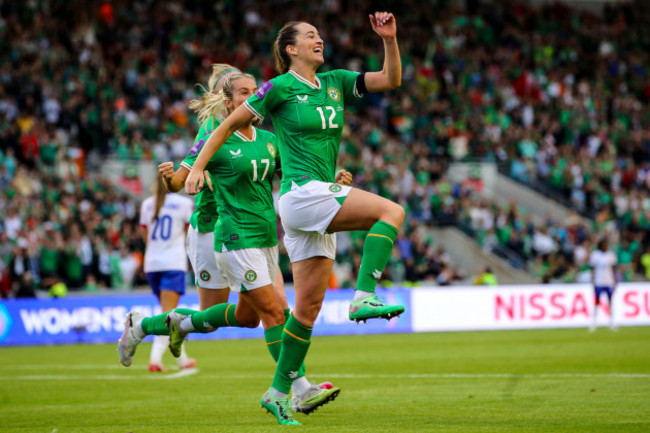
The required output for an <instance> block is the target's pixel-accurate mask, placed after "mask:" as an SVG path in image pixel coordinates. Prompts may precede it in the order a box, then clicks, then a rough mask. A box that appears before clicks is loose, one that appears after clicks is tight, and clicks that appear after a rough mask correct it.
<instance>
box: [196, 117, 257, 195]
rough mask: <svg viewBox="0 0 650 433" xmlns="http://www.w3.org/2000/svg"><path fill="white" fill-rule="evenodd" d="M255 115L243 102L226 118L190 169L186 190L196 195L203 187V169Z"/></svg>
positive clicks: (211, 135)
mask: <svg viewBox="0 0 650 433" xmlns="http://www.w3.org/2000/svg"><path fill="white" fill-rule="evenodd" d="M254 118H255V116H254V115H253V113H251V112H250V111H249V110H248V109H247V108H246V107H245V106H244V105H243V104H242V105H240V106H239V107H237V108H236V109H235V111H233V112H232V113H231V114H230V115H229V116H228V117H226V119H225V120H224V121H223V122H222V123H221V125H219V127H218V128H217V129H215V130H214V132H212V134H210V137H209V138H208V141H206V142H205V144H204V145H203V147H202V148H201V151H200V152H199V156H198V157H197V158H196V161H195V162H194V165H193V166H192V170H190V172H189V174H188V176H187V179H186V180H185V192H186V193H188V194H190V195H194V194H196V193H198V192H199V191H201V189H203V182H204V180H205V179H204V176H203V169H204V168H205V166H206V165H207V164H208V161H210V158H212V155H214V154H215V153H216V152H217V150H219V149H220V148H221V146H223V144H224V143H225V142H226V140H228V138H230V136H231V135H232V134H234V133H235V131H237V130H238V129H239V128H241V127H244V126H246V125H248V124H249V123H250V122H251V121H252V120H253V119H254Z"/></svg>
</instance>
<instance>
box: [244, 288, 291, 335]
mask: <svg viewBox="0 0 650 433" xmlns="http://www.w3.org/2000/svg"><path fill="white" fill-rule="evenodd" d="M239 298H240V299H241V300H242V301H245V302H240V304H243V305H249V306H250V307H251V308H252V309H253V310H254V311H255V312H256V313H257V315H258V316H259V318H260V319H262V323H263V324H264V329H268V328H271V327H273V326H278V325H283V324H284V311H283V308H282V305H281V304H280V300H279V299H278V297H277V295H276V293H275V289H274V288H273V285H272V284H268V285H266V286H262V287H258V288H256V289H255V290H250V291H246V292H241V293H240V294H239ZM238 308H239V306H238ZM237 321H239V318H237Z"/></svg>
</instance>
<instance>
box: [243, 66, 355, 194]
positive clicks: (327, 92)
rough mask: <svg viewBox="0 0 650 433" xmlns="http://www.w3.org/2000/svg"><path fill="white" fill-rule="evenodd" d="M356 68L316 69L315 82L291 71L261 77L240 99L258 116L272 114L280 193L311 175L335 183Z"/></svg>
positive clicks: (309, 178)
mask: <svg viewBox="0 0 650 433" xmlns="http://www.w3.org/2000/svg"><path fill="white" fill-rule="evenodd" d="M358 76H359V73H358V72H351V71H345V70H340V69H339V70H334V71H330V72H325V73H322V74H320V73H319V74H316V81H317V83H318V84H317V85H316V84H314V83H311V82H309V81H308V80H306V79H305V78H303V77H301V76H300V75H298V74H297V73H296V72H294V71H289V72H287V73H286V74H283V75H280V76H278V77H275V78H273V79H271V81H268V82H266V83H265V84H264V85H263V86H262V87H261V88H260V89H259V90H258V91H257V93H255V94H254V95H253V96H251V97H250V98H248V100H247V101H246V102H245V105H246V107H247V108H248V109H249V110H250V111H251V112H252V113H253V114H255V115H256V116H257V117H259V118H264V117H266V116H267V115H270V116H271V120H272V121H273V126H274V127H275V132H276V134H278V139H279V143H280V154H281V155H282V187H281V188H280V193H281V194H284V193H285V192H287V191H290V190H291V184H292V182H295V183H297V184H299V185H302V184H304V183H307V182H309V181H310V180H320V181H323V182H334V175H335V173H334V171H335V168H336V158H337V155H338V151H339V145H340V143H341V133H342V132H343V109H344V105H345V104H344V103H345V101H347V100H350V99H351V98H353V97H360V96H361V95H360V94H359V92H358V90H357V88H356V80H357V77H358Z"/></svg>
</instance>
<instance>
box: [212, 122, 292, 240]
mask: <svg viewBox="0 0 650 433" xmlns="http://www.w3.org/2000/svg"><path fill="white" fill-rule="evenodd" d="M253 131H254V132H253V138H252V140H249V139H247V138H246V137H245V136H244V135H243V134H241V133H239V132H235V133H234V134H233V135H232V136H231V137H230V138H229V139H228V140H226V142H225V143H224V145H223V146H222V147H221V148H220V149H219V150H218V151H217V152H216V153H215V154H214V155H213V156H212V158H210V161H209V162H208V164H207V165H206V167H205V169H206V170H208V171H209V172H210V175H211V176H212V180H213V181H212V186H213V187H214V197H215V199H216V202H217V212H218V214H219V217H218V219H217V222H216V224H215V226H214V249H215V251H217V252H223V251H224V250H225V251H232V250H239V249H243V248H265V247H272V246H275V245H277V244H278V232H277V227H276V217H275V208H274V206H273V196H272V191H273V187H272V183H271V181H272V179H273V174H274V173H275V170H276V167H279V165H280V159H279V154H278V148H277V145H276V142H277V139H276V137H275V135H274V134H273V133H271V132H268V131H264V130H260V129H257V128H253Z"/></svg>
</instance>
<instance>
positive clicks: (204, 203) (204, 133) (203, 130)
mask: <svg viewBox="0 0 650 433" xmlns="http://www.w3.org/2000/svg"><path fill="white" fill-rule="evenodd" d="M219 123H220V122H219V121H218V120H217V119H215V118H214V117H211V118H209V119H207V120H204V121H203V123H202V124H201V127H200V128H199V133H198V134H196V139H194V146H192V149H190V153H188V154H187V156H186V157H185V159H184V160H183V162H182V163H181V165H182V166H184V167H185V168H187V169H190V170H191V169H192V166H193V165H194V161H196V158H197V157H198V155H199V152H200V151H201V148H202V147H203V144H205V142H206V141H207V140H208V137H209V136H210V134H212V131H214V130H215V129H216V128H217V126H219ZM194 206H195V211H194V212H193V213H192V216H191V217H190V224H191V225H192V227H193V228H194V229H198V230H199V233H210V232H212V231H213V230H214V224H215V223H216V222H217V202H216V201H215V200H214V195H213V194H212V193H211V192H210V190H209V189H205V190H203V191H201V192H199V193H198V194H197V195H196V196H194Z"/></svg>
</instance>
